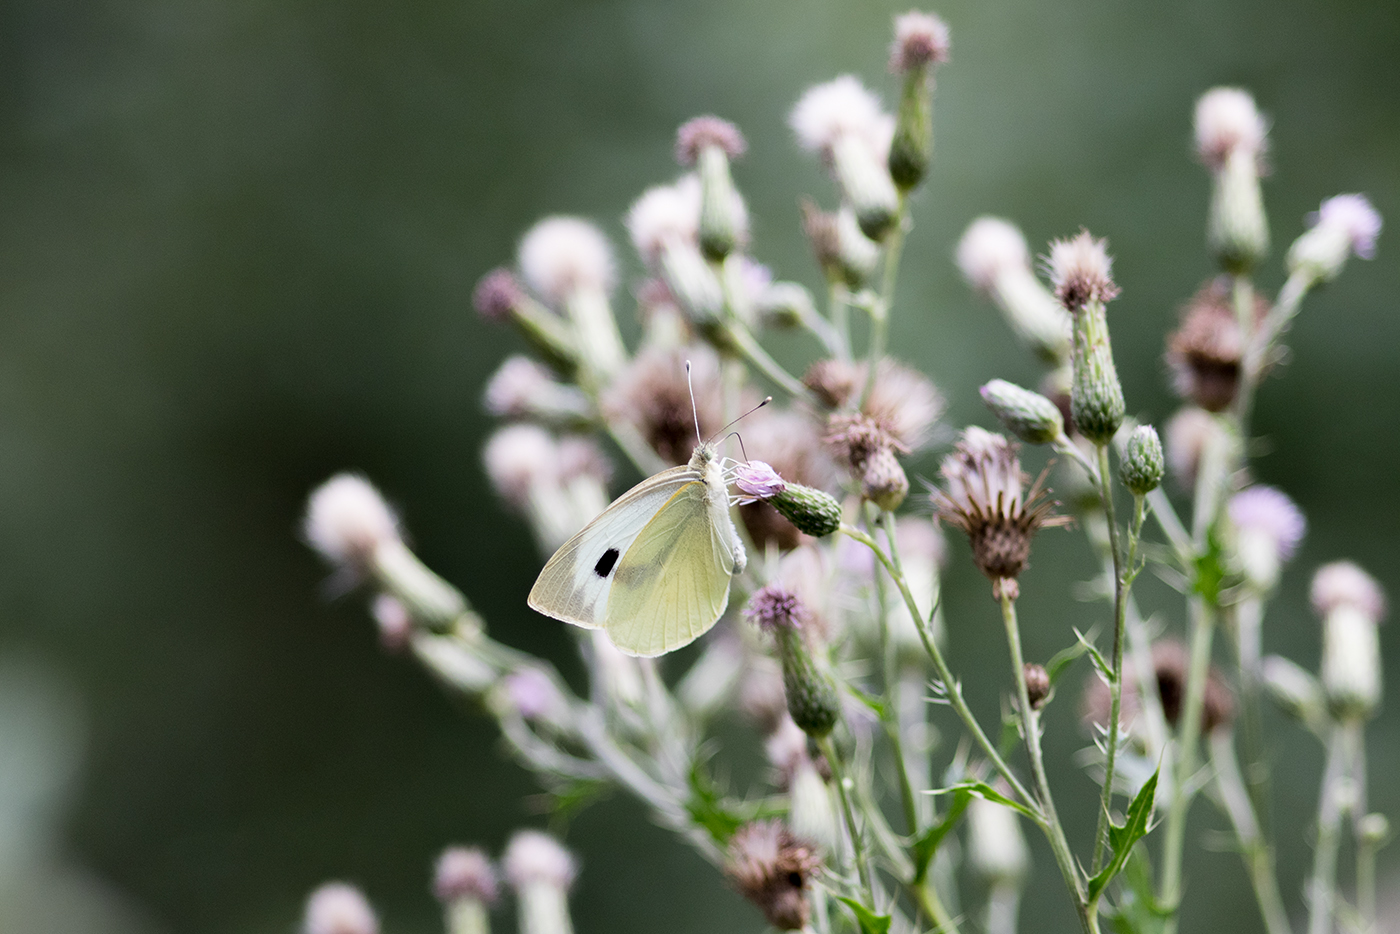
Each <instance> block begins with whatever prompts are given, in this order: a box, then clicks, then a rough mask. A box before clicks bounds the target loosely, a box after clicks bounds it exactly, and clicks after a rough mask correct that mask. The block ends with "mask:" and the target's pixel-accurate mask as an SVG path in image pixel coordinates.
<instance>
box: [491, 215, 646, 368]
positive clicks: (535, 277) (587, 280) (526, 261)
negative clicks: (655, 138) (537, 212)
mask: <svg viewBox="0 0 1400 934" xmlns="http://www.w3.org/2000/svg"><path fill="white" fill-rule="evenodd" d="M516 259H517V262H519V264H520V271H521V274H522V275H524V277H525V281H526V282H527V283H529V285H530V288H532V289H534V290H535V292H536V293H538V294H539V295H540V296H541V297H542V298H544V300H545V301H547V302H549V303H551V304H552V305H554V306H556V307H560V308H563V309H564V310H565V311H566V312H567V313H568V316H569V318H570V320H571V321H572V322H573V325H574V336H575V338H576V340H577V341H578V346H579V350H580V352H581V353H582V356H583V359H584V361H585V363H586V365H587V368H588V373H589V378H590V379H593V380H594V381H595V382H597V383H599V384H603V383H606V382H607V380H608V379H610V378H611V377H612V375H613V374H614V373H616V372H617V371H618V370H619V369H620V368H621V367H622V365H623V363H624V362H625V361H626V359H627V350H626V348H625V347H624V346H623V343H622V335H621V334H619V333H618V330H617V320H616V319H615V318H614V317H613V313H612V308H611V307H610V306H609V304H608V294H609V293H610V292H611V291H612V288H613V285H614V284H615V281H616V278H617V271H616V264H615V262H614V260H613V255H612V246H611V245H610V244H609V243H608V240H607V238H606V237H604V236H603V233H602V231H600V230H599V229H598V228H597V227H596V226H595V225H594V224H592V223H591V222H589V221H586V220H583V219H581V218H577V217H547V218H545V219H544V220H542V221H540V222H539V223H537V224H535V226H534V227H532V228H530V230H529V231H528V232H527V233H526V234H525V237H524V238H523V239H522V240H521V241H520V249H519V251H518V253H517V257H516Z"/></svg>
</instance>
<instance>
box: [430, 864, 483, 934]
mask: <svg viewBox="0 0 1400 934" xmlns="http://www.w3.org/2000/svg"><path fill="white" fill-rule="evenodd" d="M497 893H498V886H497V883H496V870H495V868H494V867H493V866H492V865H491V860H490V859H489V858H488V857H487V856H486V854H485V853H484V852H483V851H482V850H480V849H478V848H477V847H470V848H468V847H460V846H454V847H448V848H447V849H446V850H443V851H442V854H441V855H440V856H439V857H438V859H437V865H436V867H435V870H434V873H433V894H434V895H436V896H437V899H438V901H440V902H441V903H442V906H443V911H444V913H445V915H446V925H445V926H446V928H447V932H448V934H488V932H489V930H490V919H489V913H490V907H491V906H492V905H494V904H495V903H496V897H497Z"/></svg>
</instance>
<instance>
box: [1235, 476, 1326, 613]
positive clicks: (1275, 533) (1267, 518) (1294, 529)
mask: <svg viewBox="0 0 1400 934" xmlns="http://www.w3.org/2000/svg"><path fill="white" fill-rule="evenodd" d="M1227 511H1228V513H1229V516H1230V522H1231V524H1232V525H1234V527H1235V553H1236V555H1238V557H1239V561H1240V565H1241V566H1242V568H1243V569H1244V574H1245V578H1246V579H1247V580H1248V581H1249V582H1250V583H1251V584H1253V585H1254V586H1255V587H1257V588H1259V589H1260V590H1266V591H1267V590H1272V589H1273V588H1274V587H1276V586H1278V580H1279V572H1280V570H1281V569H1282V566H1283V564H1284V563H1285V562H1286V561H1288V559H1290V558H1292V557H1293V554H1294V552H1296V551H1297V550H1298V543H1299V542H1301V541H1302V540H1303V533H1304V532H1305V531H1307V527H1308V525H1307V520H1305V519H1304V518H1303V513H1302V512H1301V511H1300V510H1299V509H1298V507H1297V506H1296V505H1295V504H1294V503H1293V500H1291V499H1289V498H1288V496H1287V495H1286V494H1284V493H1283V492H1282V491H1281V490H1276V489H1274V488H1273V487H1271V486H1251V487H1248V488H1247V489H1244V490H1241V491H1240V492H1238V493H1236V494H1235V495H1234V496H1232V497H1231V498H1230V503H1229V506H1228V508H1227Z"/></svg>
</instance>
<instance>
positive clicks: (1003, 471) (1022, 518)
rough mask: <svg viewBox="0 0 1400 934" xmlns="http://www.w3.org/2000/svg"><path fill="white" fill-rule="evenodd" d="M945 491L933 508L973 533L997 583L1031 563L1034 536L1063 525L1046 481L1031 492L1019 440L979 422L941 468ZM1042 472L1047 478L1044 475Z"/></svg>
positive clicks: (982, 566)
mask: <svg viewBox="0 0 1400 934" xmlns="http://www.w3.org/2000/svg"><path fill="white" fill-rule="evenodd" d="M939 473H941V474H942V475H943V480H944V484H945V489H942V490H935V491H934V493H933V507H934V509H935V510H936V511H937V512H938V515H939V517H940V518H942V519H943V520H944V521H945V522H949V523H951V524H952V525H955V526H957V527H958V528H960V529H962V530H963V531H964V532H966V533H967V537H968V541H969V543H970V544H971V545H972V560H973V563H975V564H976V565H977V569H978V570H979V571H981V572H982V573H983V574H985V575H986V576H987V577H988V578H989V579H990V580H991V581H992V582H993V583H994V584H997V583H999V582H1001V581H1003V580H1014V579H1015V578H1016V577H1017V576H1018V575H1020V573H1021V571H1023V570H1024V569H1025V567H1026V561H1027V559H1028V558H1029V557H1030V551H1031V538H1032V537H1033V536H1034V535H1035V533H1036V532H1037V531H1038V530H1039V529H1041V528H1042V527H1044V526H1047V525H1062V524H1063V523H1064V522H1065V521H1067V520H1065V519H1063V518H1062V517H1057V516H1055V515H1054V514H1053V512H1054V507H1055V504H1054V503H1053V502H1051V501H1050V500H1048V499H1047V498H1045V497H1044V496H1043V495H1042V491H1041V480H1036V482H1035V483H1034V484H1032V486H1031V488H1030V489H1029V490H1025V489H1024V485H1025V483H1026V482H1027V480H1028V479H1029V478H1028V477H1026V476H1025V474H1023V473H1022V472H1021V461H1020V459H1019V458H1018V457H1017V449H1016V444H1015V443H1014V442H1011V441H1007V440H1006V438H1004V437H1003V436H1001V435H996V434H992V433H991V432H989V431H984V430H983V429H981V428H977V427H975V426H973V427H969V428H966V429H964V431H963V434H962V438H961V439H960V440H959V441H958V443H957V444H956V445H955V446H954V448H953V453H951V454H949V455H948V456H947V457H945V458H944V459H943V464H942V466H941V467H940V468H939ZM1043 478H1044V477H1043V475H1042V479H1043Z"/></svg>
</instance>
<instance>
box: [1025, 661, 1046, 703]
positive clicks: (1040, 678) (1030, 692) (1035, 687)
mask: <svg viewBox="0 0 1400 934" xmlns="http://www.w3.org/2000/svg"><path fill="white" fill-rule="evenodd" d="M1025 672H1026V696H1027V697H1028V698H1030V702H1031V707H1032V708H1033V709H1035V710H1039V709H1040V708H1041V707H1043V706H1045V699H1046V698H1047V697H1049V696H1050V673H1049V672H1048V671H1046V670H1045V666H1044V665H1037V664H1035V663H1034V662H1026V665H1025Z"/></svg>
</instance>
